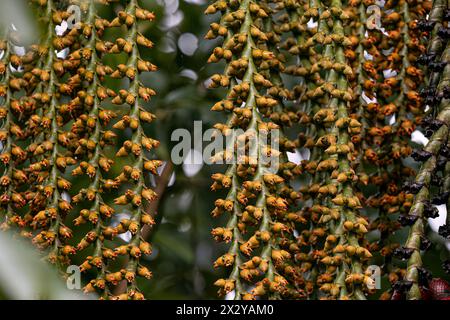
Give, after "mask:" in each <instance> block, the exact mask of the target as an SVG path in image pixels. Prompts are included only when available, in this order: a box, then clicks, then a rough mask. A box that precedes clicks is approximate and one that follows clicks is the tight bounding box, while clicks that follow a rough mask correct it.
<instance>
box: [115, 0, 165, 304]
mask: <svg viewBox="0 0 450 320" xmlns="http://www.w3.org/2000/svg"><path fill="white" fill-rule="evenodd" d="M153 19H154V14H153V13H151V12H149V11H147V10H145V9H142V8H141V7H139V5H138V3H137V1H136V0H130V1H129V2H128V5H127V7H126V9H125V10H124V11H120V12H119V13H118V16H117V18H115V19H114V20H113V21H112V22H111V23H110V25H109V27H120V26H123V25H125V26H126V27H127V34H126V37H125V38H118V39H116V42H115V44H114V45H113V46H112V47H111V49H110V50H109V52H110V53H121V52H125V53H127V55H128V58H127V62H126V64H122V65H118V67H117V69H116V70H115V71H114V72H113V73H112V74H111V76H112V77H114V78H124V77H127V78H128V79H129V86H128V87H127V88H128V89H122V90H120V91H119V93H118V95H117V96H116V97H114V99H113V100H112V103H114V104H117V105H122V104H123V103H125V104H127V105H128V106H129V108H130V110H129V112H128V114H127V115H124V116H122V118H121V119H120V120H118V121H117V122H116V123H115V124H114V126H113V127H114V129H116V130H118V132H123V130H125V129H126V128H130V129H131V131H132V135H131V138H130V140H126V141H125V142H124V143H123V145H122V146H121V147H120V149H119V150H118V151H117V153H116V156H117V157H128V159H130V158H131V159H130V165H126V166H124V168H123V170H122V171H123V172H122V173H121V174H120V175H119V176H118V177H117V178H116V179H115V180H114V182H113V184H112V185H111V186H112V187H113V188H120V189H122V190H125V191H124V192H123V193H122V195H120V196H119V197H117V198H115V200H114V203H115V204H116V205H119V206H127V207H128V208H130V211H131V216H130V218H129V219H124V220H122V221H121V222H120V224H119V225H118V226H117V227H116V232H117V233H118V234H121V233H124V232H127V231H129V232H130V233H131V235H132V236H131V239H130V241H129V243H128V244H125V245H121V246H119V247H117V248H115V250H114V251H115V253H116V254H117V255H125V256H126V257H127V265H126V266H125V267H124V268H123V269H122V270H120V271H119V272H114V273H110V274H109V275H108V277H107V281H108V282H112V283H116V282H118V281H120V280H122V279H124V280H126V283H127V286H126V290H124V291H125V292H123V293H122V292H118V293H119V295H118V298H120V299H127V298H131V299H135V300H137V299H143V298H144V296H143V294H142V293H141V292H140V291H139V289H138V288H137V280H136V277H137V276H140V277H144V278H147V279H150V278H151V277H152V273H151V271H149V270H148V268H147V267H146V266H144V265H142V264H141V263H140V257H141V256H142V255H148V254H150V253H151V251H152V248H151V245H150V244H149V243H148V242H146V241H145V240H144V239H143V238H142V236H141V231H142V228H143V226H144V225H152V224H153V223H154V220H153V217H152V216H151V214H150V213H148V212H145V209H144V203H145V202H148V203H149V202H152V201H155V200H156V197H157V196H156V193H155V192H154V191H153V190H152V189H151V188H149V187H148V186H147V185H146V182H145V179H144V175H145V174H156V169H157V168H158V167H159V166H160V165H161V164H162V163H161V161H158V160H151V159H149V158H147V156H146V154H145V151H151V150H152V149H154V148H156V147H158V145H159V141H157V140H155V139H152V138H150V137H147V136H146V135H145V133H144V129H143V124H144V123H151V122H152V121H153V120H154V118H155V115H153V114H152V113H150V112H148V111H146V110H144V108H143V107H142V105H141V101H149V100H150V98H151V97H152V96H153V95H155V91H154V90H153V89H151V88H148V87H146V86H144V85H143V83H142V80H141V77H140V74H141V73H142V72H151V71H155V70H156V67H155V66H154V65H153V64H152V63H150V62H148V61H145V60H143V59H142V58H141V57H140V54H139V49H138V45H139V46H143V47H147V48H152V47H153V43H152V42H151V41H150V40H148V39H147V38H145V36H144V35H142V34H141V33H139V31H138V20H144V21H145V20H150V21H151V20H153ZM120 189H119V192H121V191H120Z"/></svg>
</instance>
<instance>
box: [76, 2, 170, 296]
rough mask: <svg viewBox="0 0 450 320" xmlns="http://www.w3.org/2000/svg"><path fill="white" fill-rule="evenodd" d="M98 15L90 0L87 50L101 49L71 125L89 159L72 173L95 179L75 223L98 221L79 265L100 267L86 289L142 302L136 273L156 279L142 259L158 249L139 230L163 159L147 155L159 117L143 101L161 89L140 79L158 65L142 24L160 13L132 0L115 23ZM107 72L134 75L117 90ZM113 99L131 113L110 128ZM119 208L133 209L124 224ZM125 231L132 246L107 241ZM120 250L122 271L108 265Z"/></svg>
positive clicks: (80, 197)
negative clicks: (145, 56) (118, 32)
mask: <svg viewBox="0 0 450 320" xmlns="http://www.w3.org/2000/svg"><path fill="white" fill-rule="evenodd" d="M96 12H97V11H96V9H95V4H94V3H92V2H91V3H90V5H89V8H88V13H87V17H88V20H87V25H86V26H85V30H87V31H86V36H87V38H88V42H87V44H86V48H95V50H92V53H91V54H90V55H89V57H90V59H87V60H88V65H87V67H86V70H87V72H90V73H91V74H92V77H91V79H90V81H89V86H88V88H86V91H85V95H86V97H89V98H90V99H89V101H90V104H89V107H90V108H89V109H88V112H86V113H85V114H83V115H82V116H80V117H79V118H78V119H77V121H76V122H74V125H73V128H72V131H75V132H77V133H78V135H79V137H80V138H81V139H80V141H81V145H80V146H79V147H78V148H77V150H76V151H75V153H76V154H78V155H79V156H80V157H82V158H84V160H83V161H81V162H80V163H79V166H78V167H77V168H76V169H75V170H74V171H73V172H72V174H73V175H87V176H88V177H89V178H90V183H89V185H88V186H86V188H82V189H81V190H80V191H79V192H78V193H77V194H76V195H75V197H74V201H75V202H77V203H78V202H80V203H84V202H87V203H89V205H88V206H87V207H85V208H82V209H81V210H80V215H79V217H78V218H77V219H76V222H75V223H76V224H77V225H79V224H84V223H89V224H91V225H92V229H91V230H90V231H89V232H88V233H87V234H86V235H85V236H84V238H83V239H82V240H81V242H79V243H78V245H77V250H78V251H80V250H83V249H85V248H87V247H89V246H90V245H91V244H92V245H93V247H94V251H93V254H92V255H89V256H87V257H86V260H85V261H84V263H83V264H82V266H81V267H82V270H89V269H91V268H96V269H97V270H98V272H97V276H96V278H95V279H92V280H91V281H90V282H89V284H88V285H87V286H86V287H85V291H86V292H90V291H95V290H96V289H97V290H98V291H99V292H101V294H102V297H103V298H120V299H128V298H130V299H142V298H144V296H143V294H142V293H141V292H139V289H138V288H137V285H136V277H137V276H140V277H145V278H150V277H151V276H152V273H151V272H150V271H149V270H148V269H147V267H145V266H143V265H141V264H140V263H139V258H140V257H141V256H142V255H144V254H146V255H147V254H150V253H151V250H152V249H151V245H150V244H149V243H148V242H146V241H145V240H144V239H143V238H142V236H141V229H142V228H143V227H144V225H152V224H153V223H154V222H153V218H152V216H151V215H150V214H149V213H148V212H145V209H144V205H145V203H146V202H152V201H154V200H155V199H156V193H155V192H154V191H153V190H152V189H151V188H149V187H147V184H146V182H145V175H147V174H156V169H157V168H158V166H160V165H161V161H158V160H151V159H149V158H147V155H146V151H150V150H152V149H153V148H155V147H157V146H158V145H159V142H158V141H156V140H154V139H152V138H149V137H147V136H146V135H145V133H144V130H143V123H145V122H152V121H153V120H154V118H155V116H154V115H153V114H151V113H150V112H148V111H146V110H144V108H143V107H142V104H141V102H142V101H148V100H149V99H150V98H151V96H153V95H154V94H155V92H154V91H153V90H152V89H150V88H148V87H145V86H144V85H143V84H142V82H141V79H140V74H141V73H142V72H148V71H155V70H156V67H155V66H154V65H153V64H151V63H150V62H148V61H144V60H142V59H141V58H140V54H139V49H138V45H139V46H145V47H152V46H153V44H152V42H151V41H150V40H148V39H146V38H145V37H144V36H143V35H142V34H140V33H139V32H138V23H139V22H138V21H140V20H141V21H142V20H153V18H154V15H153V13H151V12H149V11H147V10H145V9H142V8H141V7H139V5H138V3H137V1H134V0H131V1H128V2H127V6H126V7H125V9H124V10H122V11H119V12H118V13H117V17H116V18H115V19H114V20H112V21H111V22H109V21H106V20H104V19H102V18H100V17H98V16H97V14H96ZM121 26H125V27H126V29H127V32H126V35H125V37H124V38H118V39H116V40H115V42H114V43H112V42H106V41H104V40H102V39H101V36H102V35H103V32H104V29H105V28H117V27H121ZM118 53H125V54H126V55H127V61H126V63H124V64H119V65H118V66H117V69H115V70H113V69H111V68H110V67H108V66H106V65H103V60H102V59H103V56H104V55H106V54H118ZM106 75H110V76H111V77H112V78H116V79H122V78H125V79H128V84H127V86H126V87H125V88H123V89H120V90H119V92H118V93H116V92H114V91H113V90H111V89H109V88H107V87H106V86H103V85H101V83H102V82H103V78H104V77H105V76H106ZM109 97H113V99H112V100H111V102H112V103H113V104H115V105H120V106H122V105H124V106H123V108H122V110H127V111H126V112H125V114H124V115H122V117H121V119H119V120H117V121H116V122H115V123H114V125H113V126H112V128H111V129H112V130H110V129H109V127H108V124H109V122H110V121H111V119H112V118H114V117H115V116H116V113H115V112H113V111H112V110H110V109H108V108H107V107H104V106H103V105H106V99H107V98H109ZM122 113H123V112H122ZM126 128H130V129H131V131H132V135H131V138H130V140H126V141H125V142H123V144H122V146H120V148H118V149H117V150H116V157H125V158H126V162H127V164H126V165H124V167H123V169H122V170H121V174H120V175H119V176H118V177H115V178H114V179H108V178H106V177H105V176H104V174H105V173H107V172H108V171H109V169H110V167H111V166H112V165H113V160H112V159H110V158H109V157H108V155H107V150H106V149H105V148H106V146H107V145H109V144H111V143H113V141H114V138H115V137H116V136H118V135H122V134H123V132H124V130H125V129H126ZM102 172H103V173H102ZM116 189H117V190H118V193H117V197H116V198H115V199H114V204H113V203H106V202H105V199H104V197H103V194H105V193H108V192H114V190H116ZM115 205H116V206H119V207H118V208H117V209H116V210H123V209H122V208H126V210H129V212H130V216H129V218H126V219H122V220H121V221H120V223H119V225H117V226H112V225H111V224H110V222H111V221H110V219H109V218H110V217H111V216H112V215H113V213H114V212H115V210H114V209H113V206H115ZM122 206H123V207H122ZM125 232H130V233H131V235H132V236H131V240H130V241H129V243H127V244H123V245H121V246H119V247H116V248H108V246H106V244H105V240H107V239H113V238H114V237H115V236H116V235H117V234H122V233H125ZM118 255H122V256H126V258H127V259H126V261H127V263H126V265H125V266H124V267H123V268H122V269H120V270H117V271H112V270H108V260H110V259H114V258H115V257H116V256H118ZM122 281H124V282H125V284H126V285H125V287H124V288H125V290H122V289H121V290H116V291H115V292H114V295H111V292H110V290H109V289H108V286H109V285H117V284H119V283H121V282H122Z"/></svg>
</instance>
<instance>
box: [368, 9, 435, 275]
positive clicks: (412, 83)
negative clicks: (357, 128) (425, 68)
mask: <svg viewBox="0 0 450 320" xmlns="http://www.w3.org/2000/svg"><path fill="white" fill-rule="evenodd" d="M364 3H365V5H366V6H368V5H371V6H372V7H373V4H374V3H373V2H368V1H365V2H364ZM390 5H392V4H387V5H386V6H387V7H389V6H390ZM399 6H400V7H399V8H401V10H400V9H397V10H395V11H389V10H388V11H385V9H380V13H381V14H382V19H381V26H380V27H383V28H384V29H385V30H386V31H385V32H383V30H379V28H376V27H375V28H373V29H370V30H368V37H365V39H362V41H361V42H362V44H363V46H364V49H365V50H367V52H368V53H369V54H370V56H369V55H368V56H369V58H368V59H366V61H365V62H364V64H362V69H363V72H364V74H365V75H366V79H364V82H363V83H362V85H363V88H364V90H365V92H364V95H365V99H364V100H363V101H362V105H363V108H364V109H363V112H362V113H361V115H362V116H363V118H362V119H361V122H362V123H363V125H364V127H365V130H364V131H365V135H364V140H363V142H362V148H361V149H362V150H361V152H360V158H361V161H362V162H361V165H360V166H359V170H361V171H363V172H364V171H367V172H371V173H370V177H369V181H370V184H373V185H376V186H377V188H378V190H379V192H378V194H367V192H366V195H367V196H368V198H367V201H366V206H367V207H368V208H373V207H375V208H377V209H378V214H377V215H376V216H375V217H374V219H373V221H372V223H371V225H370V229H371V230H378V231H379V232H380V238H379V239H378V241H374V242H372V243H371V245H370V249H371V251H372V252H377V251H378V252H379V254H380V255H381V256H382V257H383V258H384V264H383V269H384V272H386V273H390V274H389V279H390V280H392V281H395V279H396V278H398V274H399V273H400V274H401V272H402V271H401V270H398V269H396V268H393V267H392V253H393V251H394V249H395V248H396V247H397V246H398V244H397V243H395V242H392V241H391V240H390V236H391V235H393V234H395V231H397V230H398V229H399V227H400V223H399V222H397V221H396V220H395V219H393V218H392V217H393V215H394V214H398V213H403V214H404V213H406V212H407V211H408V209H409V207H410V205H411V196H409V195H406V194H405V193H404V192H403V190H402V184H403V182H404V181H405V179H407V178H408V177H409V176H411V175H413V174H414V172H413V171H412V170H411V168H409V167H407V166H405V165H404V163H403V159H404V158H405V157H407V156H408V155H409V154H410V153H411V151H412V149H411V147H410V146H409V140H410V135H411V133H412V131H413V130H414V125H415V123H417V122H418V121H420V115H421V110H420V108H418V104H419V103H420V98H418V97H417V92H418V90H419V88H420V84H421V82H422V81H423V73H422V72H421V71H420V70H419V69H418V68H417V58H418V57H419V55H420V54H421V53H422V52H423V51H424V48H425V47H424V46H423V45H422V44H421V40H420V39H421V33H420V32H418V30H417V28H416V20H415V19H416V17H417V16H418V15H419V16H420V14H421V13H423V12H426V11H427V3H417V4H416V3H415V4H414V6H413V5H412V4H411V5H408V3H406V2H402V3H401V4H399ZM372 27H374V26H372ZM400 35H401V36H400ZM399 37H400V38H399ZM414 65H415V66H414ZM369 99H370V100H369ZM408 99H411V101H414V103H412V102H411V103H410V102H408V103H407V102H405V101H406V100H408ZM408 101H409V100H408ZM373 166H376V169H375V170H373V169H372V170H370V168H371V167H373ZM363 190H364V189H363Z"/></svg>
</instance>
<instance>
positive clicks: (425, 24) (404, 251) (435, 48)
mask: <svg viewBox="0 0 450 320" xmlns="http://www.w3.org/2000/svg"><path fill="white" fill-rule="evenodd" d="M447 8H448V4H447V1H445V0H444V1H435V2H434V3H433V8H432V11H431V13H430V15H429V18H428V20H427V21H422V22H421V27H422V28H423V29H425V30H427V29H428V30H427V31H431V40H430V42H429V46H428V52H427V54H426V55H424V56H422V58H421V59H422V60H428V63H429V67H428V77H429V86H428V87H427V88H426V89H424V91H423V92H424V96H425V99H426V101H427V105H428V106H429V108H430V110H428V115H427V118H425V119H424V120H423V121H422V126H423V127H424V128H425V129H426V133H427V135H428V136H430V139H429V141H428V143H427V144H426V145H425V146H424V148H423V150H420V151H416V152H415V154H416V160H418V161H421V162H422V165H421V167H420V170H419V172H418V174H417V176H416V178H415V180H414V181H413V182H411V183H410V184H409V185H408V186H407V187H408V191H409V193H411V194H415V198H414V202H413V205H412V207H411V210H410V211H409V214H408V216H406V217H405V220H407V221H408V224H409V225H410V226H411V229H410V232H409V236H408V239H407V240H406V243H405V245H404V246H403V247H401V248H398V249H397V250H396V254H397V256H398V257H399V258H401V259H403V260H408V265H407V270H406V275H405V278H404V281H398V282H397V283H396V284H395V286H394V290H395V291H394V294H395V296H394V297H395V298H399V297H400V296H402V295H405V296H406V298H407V299H425V297H424V296H423V295H424V293H423V292H422V290H424V289H423V287H425V289H426V288H430V289H432V283H431V282H429V280H430V274H429V272H428V271H427V270H426V269H425V268H424V266H423V263H422V259H421V251H422V250H426V249H428V247H429V246H430V244H431V242H430V240H428V239H427V238H426V226H427V218H435V217H437V216H438V210H437V208H435V207H434V206H433V204H447V203H448V184H445V183H442V180H441V179H442V178H441V177H446V176H447V175H448V168H447V163H448V157H449V154H450V152H449V149H448V148H449V125H450V122H449V121H450V117H449V115H450V114H449V104H448V98H449V96H448V74H449V72H450V68H449V64H448V63H449V62H450V60H449V59H450V55H449V54H450V47H449V45H448V44H447V39H448V36H447V33H446V32H445V30H446V29H445V28H446V27H447V26H446V24H447V21H446V19H447V16H446V10H448V9H447ZM444 15H445V18H444ZM439 172H442V174H440V173H439ZM433 186H436V187H438V190H439V189H441V191H442V193H439V194H436V196H433V194H434V192H433ZM447 208H448V207H447ZM447 226H448V224H446V225H443V226H441V227H440V229H439V233H440V235H441V236H443V237H447V238H448V234H447V233H446V232H444V231H445V229H446V228H447Z"/></svg>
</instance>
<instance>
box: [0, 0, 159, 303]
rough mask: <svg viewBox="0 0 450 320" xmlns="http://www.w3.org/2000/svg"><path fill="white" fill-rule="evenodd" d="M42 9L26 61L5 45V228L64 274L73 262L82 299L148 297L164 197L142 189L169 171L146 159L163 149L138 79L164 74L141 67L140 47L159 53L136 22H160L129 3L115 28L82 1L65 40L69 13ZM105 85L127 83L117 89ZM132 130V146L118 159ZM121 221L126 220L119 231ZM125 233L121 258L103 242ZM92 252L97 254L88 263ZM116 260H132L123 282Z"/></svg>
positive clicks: (49, 5)
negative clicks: (118, 58)
mask: <svg viewBox="0 0 450 320" xmlns="http://www.w3.org/2000/svg"><path fill="white" fill-rule="evenodd" d="M35 2H36V4H37V5H38V6H39V9H40V11H41V12H43V17H42V18H43V19H44V20H45V22H46V25H47V32H46V34H45V35H44V37H43V40H42V42H41V43H40V44H38V45H32V46H30V47H29V48H27V51H26V54H25V55H23V56H20V57H19V56H17V55H16V54H14V53H13V52H14V50H13V48H14V44H13V42H12V37H11V36H9V37H7V38H5V39H6V40H4V41H2V42H1V43H0V47H1V48H0V49H1V50H2V51H3V52H4V54H3V59H2V61H1V65H0V76H1V77H2V83H1V85H0V91H1V97H0V99H3V100H4V101H2V106H1V110H2V112H1V116H2V119H1V121H2V132H3V135H2V145H4V146H5V148H2V153H1V157H2V163H3V164H4V168H5V170H4V173H3V176H2V177H1V182H2V183H1V192H2V195H1V199H2V201H1V206H2V208H1V210H2V211H1V217H2V221H1V227H2V229H11V228H18V229H19V230H20V233H21V234H22V235H23V236H26V237H31V238H32V242H33V243H34V244H35V245H36V246H37V247H38V248H39V249H41V250H43V251H44V252H45V253H46V255H47V257H48V259H49V260H50V261H51V262H53V263H56V264H57V265H66V264H68V263H69V262H70V256H72V255H77V256H79V257H78V258H81V259H84V262H83V263H82V264H81V266H80V269H81V270H82V271H83V272H86V279H87V280H88V283H87V285H86V287H85V288H84V291H85V292H94V291H95V292H97V294H99V296H100V297H101V298H104V299H143V298H144V296H143V294H142V293H141V292H140V291H139V289H138V288H137V283H136V281H137V280H136V277H137V276H140V277H144V278H151V276H152V274H151V272H150V271H149V270H148V268H147V267H146V266H144V264H143V262H142V261H141V257H142V256H144V255H149V254H151V252H152V249H151V245H150V244H149V243H148V242H146V241H145V239H144V235H143V232H142V230H143V228H148V227H150V226H151V225H152V224H154V220H153V217H152V213H149V212H147V211H148V207H149V206H148V205H149V203H150V202H153V201H155V200H156V198H157V194H156V192H155V191H153V190H152V189H150V188H149V187H148V186H147V183H146V182H145V180H146V176H148V175H156V174H157V169H158V167H160V166H161V165H162V162H161V161H159V160H154V159H152V156H151V153H150V152H149V151H150V150H152V149H153V148H156V147H158V145H159V142H158V141H157V140H155V139H152V138H150V137H147V136H146V135H145V132H144V123H150V122H152V121H153V120H154V119H155V116H154V115H153V114H152V113H150V112H149V111H147V110H145V108H144V106H143V102H147V101H149V100H150V98H151V96H153V95H155V92H154V90H152V89H151V88H147V87H145V86H144V85H143V83H142V80H141V77H140V74H141V73H142V72H149V71H155V70H156V67H155V66H154V65H153V64H152V63H150V62H149V61H145V60H143V59H142V58H141V57H140V54H139V49H138V46H144V47H147V48H151V47H152V43H151V41H150V40H148V39H147V38H146V37H145V36H144V35H143V34H141V33H140V32H139V31H138V24H139V21H149V20H153V19H154V15H153V13H151V12H149V11H148V10H145V9H143V8H141V7H140V6H139V5H138V3H137V1H136V0H129V1H126V6H125V7H124V8H123V9H122V10H118V11H117V16H116V18H114V19H113V20H112V21H109V20H106V19H104V18H102V17H100V16H99V12H100V11H99V10H98V9H99V8H97V6H98V5H105V4H111V5H112V4H113V2H114V1H74V2H76V4H77V5H78V6H79V7H80V10H81V13H82V14H83V15H84V16H85V19H83V20H82V21H80V22H78V24H77V27H75V28H68V29H66V30H65V31H63V32H62V34H58V35H57V34H56V31H57V30H56V29H58V28H57V26H58V25H59V24H61V23H62V22H64V21H65V20H67V19H68V18H69V16H70V14H69V13H68V12H66V11H62V10H60V9H59V8H57V5H56V3H55V1H54V0H46V1H35ZM121 27H125V28H126V35H125V36H124V37H123V38H118V39H116V40H115V41H114V42H111V41H106V40H103V38H104V36H103V35H104V32H105V30H106V29H109V28H112V29H114V28H121ZM123 53H125V54H126V57H127V58H126V61H125V62H124V63H123V64H119V65H117V66H108V65H107V64H106V62H105V61H106V59H105V57H106V56H108V55H110V54H123ZM22 70H23V71H22ZM19 71H21V72H19ZM107 78H111V79H126V80H127V81H128V82H127V83H126V81H125V82H124V83H123V84H122V86H124V88H123V89H120V90H113V89H112V88H110V87H108V85H106V80H107ZM116 91H117V92H116ZM111 105H113V107H111ZM114 105H117V106H118V107H114ZM118 117H121V118H120V119H118V120H113V119H114V118H118ZM128 128H129V129H131V138H130V139H129V140H126V141H125V142H123V144H122V145H121V146H118V147H117V149H116V150H115V146H116V144H117V141H116V140H117V138H118V137H119V138H120V137H121V136H125V133H124V131H125V130H127V129H128ZM19 140H22V141H25V142H26V143H20V144H18V143H17V142H18V141H19ZM19 145H21V146H23V145H26V147H25V148H24V147H19ZM115 156H116V157H124V158H125V159H124V160H123V161H121V163H122V166H123V168H122V169H120V168H119V170H118V171H119V172H121V173H120V174H119V176H112V171H114V170H110V169H111V168H112V167H113V166H115V163H114V161H113V158H114V157H115ZM75 181H76V182H77V183H76V185H77V188H75V187H73V185H75V183H74V182H75ZM111 198H114V199H111ZM74 212H78V215H76V216H75V219H74V220H73V218H74V216H73V214H72V213H74ZM116 212H119V213H122V212H129V213H130V214H129V216H128V218H126V219H122V220H121V221H120V223H119V224H118V225H115V223H114V214H115V213H116ZM80 225H89V227H88V229H87V231H82V230H86V228H85V227H83V228H81V227H79V226H80ZM69 227H70V228H72V229H73V230H72V229H70V228H69ZM80 232H86V233H85V234H84V235H82V234H81V235H80V234H79V233H80ZM127 232H128V233H129V234H130V235H131V240H130V241H127V243H126V244H123V245H121V246H119V247H116V248H114V247H112V246H113V245H114V243H115V242H111V243H112V244H111V245H110V244H107V243H106V242H105V240H112V239H114V237H115V236H117V235H119V234H124V233H127ZM74 233H76V234H77V237H73V234H74ZM72 238H78V239H81V240H78V241H77V242H74V241H75V240H74V239H72ZM109 246H111V247H109ZM87 248H90V252H91V254H90V255H89V256H87V257H86V256H85V252H86V251H88V250H86V251H85V249H87ZM117 256H125V257H126V259H125V260H126V265H125V266H124V267H123V268H122V269H121V270H120V271H117V272H116V271H113V270H111V267H110V266H109V265H110V264H109V261H110V260H113V259H115V258H116V257H117ZM88 270H91V271H90V272H89V273H88V272H87V271H88ZM93 274H94V275H95V276H94V279H92V275H93Z"/></svg>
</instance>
